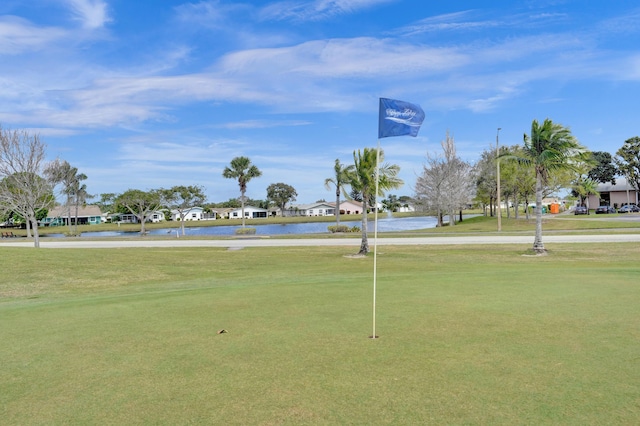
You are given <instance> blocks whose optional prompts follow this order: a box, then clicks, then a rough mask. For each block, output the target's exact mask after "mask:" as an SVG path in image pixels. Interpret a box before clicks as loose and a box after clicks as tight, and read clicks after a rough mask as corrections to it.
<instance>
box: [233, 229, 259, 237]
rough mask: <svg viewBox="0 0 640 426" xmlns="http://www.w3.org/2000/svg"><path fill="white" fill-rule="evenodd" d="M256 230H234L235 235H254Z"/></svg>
mask: <svg viewBox="0 0 640 426" xmlns="http://www.w3.org/2000/svg"><path fill="white" fill-rule="evenodd" d="M255 233H256V228H238V229H236V235H255Z"/></svg>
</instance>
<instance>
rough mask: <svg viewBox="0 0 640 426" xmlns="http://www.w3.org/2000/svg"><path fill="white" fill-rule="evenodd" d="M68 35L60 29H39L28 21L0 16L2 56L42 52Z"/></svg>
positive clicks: (0, 50) (0, 49)
mask: <svg viewBox="0 0 640 426" xmlns="http://www.w3.org/2000/svg"><path fill="white" fill-rule="evenodd" d="M66 35H67V32H66V31H64V30H62V29H60V28H55V27H39V26H37V25H34V24H33V23H31V22H29V21H27V20H26V19H22V18H18V17H15V16H0V54H5V55H7V54H8V55H15V54H19V53H23V52H26V51H40V50H42V49H44V48H46V46H49V45H52V44H55V43H56V42H57V41H58V40H60V39H62V38H63V37H65V36H66Z"/></svg>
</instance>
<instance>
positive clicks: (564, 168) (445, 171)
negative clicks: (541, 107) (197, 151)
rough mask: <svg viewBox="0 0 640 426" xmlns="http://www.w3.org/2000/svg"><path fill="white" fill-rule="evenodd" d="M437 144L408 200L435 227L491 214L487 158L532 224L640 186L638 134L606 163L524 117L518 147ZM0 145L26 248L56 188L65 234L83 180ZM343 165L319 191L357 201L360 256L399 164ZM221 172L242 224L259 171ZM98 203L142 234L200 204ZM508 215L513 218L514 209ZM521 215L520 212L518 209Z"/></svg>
mask: <svg viewBox="0 0 640 426" xmlns="http://www.w3.org/2000/svg"><path fill="white" fill-rule="evenodd" d="M441 145H442V151H443V153H442V155H431V154H428V155H427V162H426V164H425V165H424V167H423V171H422V173H421V174H420V175H419V176H418V179H417V182H416V186H415V200H416V201H417V202H418V203H419V204H420V205H422V207H423V208H424V209H426V210H429V211H431V212H434V213H435V214H436V216H437V217H438V222H439V224H440V225H442V218H443V216H444V215H445V214H447V215H448V216H449V221H450V224H452V225H453V224H455V212H456V211H459V210H461V209H462V208H464V207H466V206H467V205H468V204H469V201H470V200H475V202H477V203H480V204H482V205H484V206H488V207H489V210H490V212H491V214H494V212H495V200H496V198H497V186H496V184H495V182H496V175H495V163H496V161H500V162H501V163H502V169H501V170H502V171H501V181H502V182H503V186H502V188H501V195H502V196H504V199H505V200H506V202H507V205H509V203H510V202H513V204H514V205H516V206H517V205H519V204H520V203H521V202H523V203H524V205H528V204H529V202H530V200H531V198H532V197H535V199H536V206H537V208H536V214H537V216H536V219H537V220H538V216H539V215H540V213H541V211H542V209H541V200H542V198H543V197H544V196H546V195H549V194H551V193H553V192H556V191H557V190H558V189H559V188H567V187H571V188H573V191H574V193H575V194H576V196H579V197H581V198H582V199H584V197H586V196H588V195H589V194H592V193H594V190H595V186H596V185H597V183H598V182H606V181H612V182H614V181H615V176H616V175H623V176H625V177H626V178H627V180H628V182H629V183H630V184H631V185H632V186H633V187H634V188H636V190H640V138H638V137H634V138H631V139H628V140H627V141H625V143H624V145H623V147H622V148H621V149H620V150H618V152H617V156H616V158H615V159H612V158H611V155H610V154H608V153H606V152H596V153H589V152H588V151H587V150H586V149H585V148H584V147H582V146H581V145H580V144H579V143H578V142H577V140H576V139H575V138H574V137H573V135H571V132H570V131H569V130H568V129H567V128H565V127H563V126H561V125H559V124H556V123H553V122H552V121H551V120H545V121H544V122H543V123H542V124H539V123H538V122H537V121H535V120H534V121H533V123H532V128H531V133H530V135H526V134H525V135H524V139H523V145H522V146H519V145H518V146H512V147H502V148H501V149H500V152H495V151H491V150H487V151H485V152H483V153H482V155H481V157H480V160H479V161H478V162H477V163H476V164H473V165H472V164H470V163H468V162H465V161H463V160H461V159H460V158H459V157H458V156H457V153H456V149H455V142H454V139H453V137H452V136H451V135H449V134H448V133H447V135H446V138H445V140H444V141H443V142H442V144H441ZM0 149H1V152H0V208H1V209H2V210H3V211H4V212H5V213H8V214H10V215H18V216H20V217H22V218H23V219H24V221H25V222H26V223H27V233H28V235H29V236H30V235H31V232H33V236H34V241H35V246H36V247H38V246H39V236H38V219H41V216H42V214H43V212H44V213H45V214H46V211H47V210H48V209H50V208H51V207H53V206H54V205H55V202H56V191H57V192H58V195H59V196H61V197H62V198H63V199H64V200H65V204H66V205H67V206H69V210H68V223H69V227H70V229H69V232H72V229H71V224H72V220H71V215H72V207H73V208H74V209H75V214H76V220H75V224H76V225H77V222H78V220H77V211H78V208H79V206H81V205H84V204H85V202H86V200H87V199H89V198H92V196H91V195H90V194H88V193H87V188H86V185H85V184H84V183H83V181H84V180H86V179H87V176H86V175H85V174H83V173H80V172H79V171H78V169H77V168H75V167H72V166H71V165H70V164H69V163H68V162H66V161H63V160H55V161H53V162H50V163H44V157H45V145H44V144H43V143H42V142H41V141H40V139H39V137H38V135H31V134H29V133H27V132H25V131H9V130H4V129H2V128H0ZM378 155H379V157H378ZM353 160H354V161H353V164H351V165H344V164H342V163H341V162H340V161H339V160H336V161H335V164H334V170H333V176H332V177H330V178H327V179H325V186H326V187H327V189H335V194H336V206H339V205H340V196H341V195H343V196H345V197H347V198H351V199H355V200H358V201H361V202H362V203H363V218H362V235H363V237H362V244H361V248H360V252H361V253H367V252H368V251H369V247H368V240H367V219H366V214H367V212H368V210H369V206H372V205H373V203H374V201H375V200H376V197H377V196H380V195H384V193H385V192H386V191H388V190H391V189H394V188H398V187H400V186H401V185H402V181H401V180H400V179H399V178H398V172H399V167H398V166H397V165H391V164H387V163H384V152H383V151H382V150H376V149H374V148H365V149H364V150H362V151H360V150H358V151H354V152H353ZM376 165H377V166H378V167H376ZM222 175H223V177H225V178H228V179H234V180H236V181H237V182H238V185H239V189H240V197H239V201H240V205H241V207H242V225H243V226H244V225H245V221H244V219H245V215H244V206H245V202H246V201H247V198H246V196H245V194H246V190H247V184H248V182H249V181H251V180H252V179H253V178H256V177H259V176H261V175H262V172H261V171H260V170H259V169H258V168H257V167H256V166H255V165H253V164H251V161H250V160H249V158H247V157H236V158H234V159H233V160H232V161H231V163H230V165H229V166H227V167H225V169H224V170H223V173H222ZM376 178H377V179H376ZM376 182H377V184H376ZM347 187H348V188H349V191H347ZM296 196H297V192H296V190H295V189H294V188H293V187H292V186H291V185H287V184H285V183H282V182H279V183H274V184H271V185H269V187H268V188H267V201H266V202H267V203H273V204H275V205H277V206H279V207H280V208H281V210H282V211H283V212H284V211H285V206H286V204H287V203H289V202H292V201H295V199H296ZM100 197H101V200H100V201H99V202H98V204H100V205H101V207H102V209H103V210H106V211H113V212H121V213H132V214H134V215H135V216H137V217H138V219H139V221H140V222H141V224H142V225H141V232H143V233H144V223H145V221H146V219H147V218H148V217H149V215H150V214H151V213H152V212H155V211H157V210H160V209H161V208H171V209H174V210H177V211H178V212H179V214H180V216H181V217H180V218H181V219H184V215H185V214H186V212H187V211H188V209H189V208H191V207H193V206H194V205H203V204H204V203H205V201H206V197H205V195H204V190H203V188H202V187H200V186H176V187H172V188H169V189H156V190H150V191H141V190H135V189H130V190H128V191H126V192H124V193H122V194H119V195H117V194H101V195H100ZM384 202H385V205H387V206H388V208H389V209H390V210H392V209H393V207H394V206H395V205H397V203H398V199H397V197H393V196H389V198H388V199H387V200H385V201H384ZM508 212H509V210H508ZM507 214H509V213H507ZM515 214H516V216H517V215H518V210H517V209H516V210H515ZM526 214H527V215H528V214H529V211H528V209H527V210H526ZM539 221H540V222H541V219H540V220H539ZM182 222H184V220H182ZM336 223H337V224H338V225H339V224H340V211H339V209H336ZM537 228H538V227H537ZM182 233H183V234H184V226H183V227H182ZM539 234H540V235H539ZM534 249H535V250H537V251H543V250H544V247H543V246H542V243H541V229H540V232H538V230H537V231H536V243H535V244H534Z"/></svg>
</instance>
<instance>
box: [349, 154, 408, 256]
mask: <svg viewBox="0 0 640 426" xmlns="http://www.w3.org/2000/svg"><path fill="white" fill-rule="evenodd" d="M383 159H384V153H383V151H382V150H380V151H379V156H378V155H377V151H376V149H375V148H365V149H364V150H363V151H362V152H360V150H358V151H357V152H356V151H353V161H354V165H353V169H351V171H350V173H349V180H348V182H349V184H350V185H351V188H352V190H353V191H355V192H357V193H359V194H360V196H362V242H361V244H360V251H359V252H358V254H367V253H369V240H368V237H367V210H368V206H367V204H368V200H371V199H375V197H376V196H377V195H384V191H386V190H389V189H396V188H399V187H400V186H402V184H403V182H402V180H401V179H400V178H398V177H397V176H398V172H399V171H400V167H399V166H397V165H395V164H392V165H389V164H381V163H382V161H383ZM376 167H377V169H378V194H376V193H375V192H376Z"/></svg>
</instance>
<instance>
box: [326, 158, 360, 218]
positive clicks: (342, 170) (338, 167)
mask: <svg viewBox="0 0 640 426" xmlns="http://www.w3.org/2000/svg"><path fill="white" fill-rule="evenodd" d="M353 167H354V166H353V165H350V166H345V165H343V164H342V163H340V160H339V159H338V158H336V163H335V164H334V166H333V173H334V175H333V177H330V178H326V179H325V180H324V187H325V188H327V189H329V190H330V189H331V185H333V186H335V187H336V225H340V193H341V192H342V193H343V194H344V195H345V197H346V196H347V193H346V190H345V186H346V185H347V184H348V181H349V173H351V171H352V170H353Z"/></svg>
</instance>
